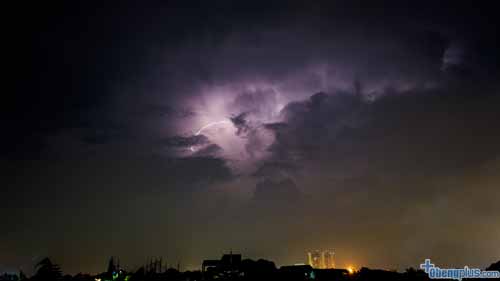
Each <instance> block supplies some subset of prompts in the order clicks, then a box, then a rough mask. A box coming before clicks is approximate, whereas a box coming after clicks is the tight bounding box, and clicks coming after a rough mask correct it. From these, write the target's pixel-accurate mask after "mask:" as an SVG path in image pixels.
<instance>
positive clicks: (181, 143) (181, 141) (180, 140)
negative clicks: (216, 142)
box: [162, 135, 210, 147]
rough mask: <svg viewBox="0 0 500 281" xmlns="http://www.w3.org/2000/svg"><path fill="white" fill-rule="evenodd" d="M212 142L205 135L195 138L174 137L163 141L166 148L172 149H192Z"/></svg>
mask: <svg viewBox="0 0 500 281" xmlns="http://www.w3.org/2000/svg"><path fill="white" fill-rule="evenodd" d="M209 142H210V141H209V140H208V138H207V137H206V136H204V135H195V136H187V137H183V136H173V137H170V138H168V139H165V140H164V141H162V143H164V144H165V145H166V146H171V147H190V146H195V145H205V144H208V143H209Z"/></svg>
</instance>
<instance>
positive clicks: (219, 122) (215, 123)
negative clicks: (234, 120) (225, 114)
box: [189, 120, 231, 152]
mask: <svg viewBox="0 0 500 281" xmlns="http://www.w3.org/2000/svg"><path fill="white" fill-rule="evenodd" d="M230 123H231V121H229V120H221V121H215V122H211V123H208V124H206V125H205V126H203V127H201V128H200V129H199V130H198V131H197V132H196V133H195V134H194V135H195V136H198V135H200V134H201V133H202V132H203V131H204V130H206V129H208V128H210V127H213V126H216V125H219V124H230ZM189 149H190V150H191V152H194V151H195V149H194V148H193V147H192V146H191V147H189Z"/></svg>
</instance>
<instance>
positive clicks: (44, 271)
mask: <svg viewBox="0 0 500 281" xmlns="http://www.w3.org/2000/svg"><path fill="white" fill-rule="evenodd" d="M35 268H37V272H36V274H35V276H33V278H32V279H33V280H36V281H57V280H61V278H62V272H61V269H60V268H59V266H58V265H57V264H53V263H52V261H51V260H50V259H49V258H44V259H43V260H41V261H40V262H39V263H38V264H37V265H36V267H35Z"/></svg>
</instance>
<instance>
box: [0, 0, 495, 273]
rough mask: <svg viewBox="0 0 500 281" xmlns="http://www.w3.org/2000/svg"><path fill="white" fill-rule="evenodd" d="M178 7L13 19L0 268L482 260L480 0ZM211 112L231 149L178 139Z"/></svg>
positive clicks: (71, 5) (490, 184)
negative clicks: (237, 257)
mask: <svg viewBox="0 0 500 281" xmlns="http://www.w3.org/2000/svg"><path fill="white" fill-rule="evenodd" d="M196 4H197V5H196V7H195V6H192V4H189V3H188V2H182V1H164V2H161V3H160V2H155V3H146V4H144V3H140V4H138V3H137V2H130V1H122V2H121V3H120V5H119V6H117V5H116V4H112V3H104V4H102V3H101V4H99V5H94V4H92V3H88V2H85V4H83V2H82V3H79V2H78V1H76V2H75V1H71V2H67V3H64V4H62V5H60V3H45V2H44V3H43V4H40V3H38V4H33V5H21V6H22V7H15V8H14V10H13V13H14V14H16V15H18V19H19V20H18V21H17V22H16V23H14V24H13V25H15V26H16V27H17V28H19V31H15V30H14V32H13V33H15V34H14V36H13V38H12V39H11V40H6V41H7V42H10V44H8V45H9V46H11V47H12V50H9V52H7V54H8V56H7V57H8V60H9V65H8V67H7V69H8V70H9V71H8V72H10V73H13V74H14V76H15V79H13V80H15V81H14V83H15V84H16V86H18V87H16V91H13V92H9V91H6V97H5V98H4V99H3V103H4V104H5V106H4V108H5V110H3V111H2V113H1V117H2V118H0V123H1V125H2V128H3V132H4V134H3V135H2V138H1V140H0V145H1V148H0V154H1V155H0V165H1V167H2V171H4V173H3V174H4V175H5V176H2V179H1V180H2V182H1V184H0V185H1V186H2V188H3V190H2V191H4V190H5V191H4V192H3V193H2V195H3V196H4V197H5V198H7V199H8V200H6V202H4V205H3V206H2V207H3V208H5V211H4V210H3V209H2V212H0V214H1V218H2V221H6V222H7V223H6V224H4V229H2V231H0V233H1V238H2V239H1V240H2V241H6V243H5V244H6V245H7V246H6V247H8V249H7V250H6V251H3V249H2V251H1V253H0V263H2V264H4V263H8V262H9V261H8V259H9V258H10V257H11V256H16V258H12V259H13V260H14V259H15V260H16V263H17V260H20V259H22V258H20V257H31V256H33V255H35V254H36V255H38V254H39V253H53V255H54V256H55V258H56V261H57V260H64V262H65V264H63V266H64V268H63V269H65V270H66V268H69V272H78V271H86V270H90V271H98V270H101V269H102V268H101V265H100V262H99V260H100V259H101V260H105V258H106V257H108V256H109V255H110V254H113V253H111V252H113V251H118V252H120V251H122V252H121V254H122V256H123V257H124V258H125V259H129V260H130V261H131V263H141V262H143V261H142V260H141V258H142V257H131V253H132V252H133V253H135V254H137V255H139V256H140V255H144V256H151V255H152V254H156V253H157V254H158V255H167V256H170V255H171V254H172V256H175V257H177V258H178V259H179V260H181V262H183V263H184V261H185V260H188V261H189V262H191V263H193V264H199V260H201V259H202V258H203V257H206V256H209V255H210V256H212V255H213V253H214V252H218V251H219V250H220V249H227V248H230V247H232V246H234V245H241V247H242V248H245V249H255V250H249V251H254V253H255V254H256V255H257V254H258V255H259V257H266V258H271V259H276V261H277V262H278V263H295V262H298V261H302V257H303V254H304V251H305V249H311V248H324V247H330V246H331V245H333V247H334V248H335V249H336V250H337V249H338V252H339V253H341V254H340V255H339V257H341V256H342V255H343V257H345V256H348V255H351V258H352V259H353V260H355V261H357V262H358V263H359V264H362V263H364V262H366V265H373V266H382V267H387V266H393V265H394V266H398V267H399V268H400V269H402V268H404V267H407V266H415V262H416V261H417V260H418V261H421V258H422V257H424V256H425V257H429V256H432V257H434V256H440V257H443V260H445V261H446V262H449V264H457V265H458V266H462V265H463V264H471V263H469V262H470V261H472V260H474V261H476V260H477V261H478V263H486V262H487V263H491V261H490V260H487V259H488V258H489V257H491V256H495V255H496V256H498V255H499V254H500V253H498V251H497V252H495V249H494V248H492V247H491V245H490V244H488V243H486V242H484V241H488V239H490V240H491V241H493V240H494V238H496V237H498V234H499V233H500V230H499V229H498V226H497V221H498V215H496V214H498V213H500V212H499V210H498V204H497V202H495V198H498V197H499V194H498V188H497V187H498V183H499V181H500V180H499V178H498V173H497V171H498V167H500V166H499V159H500V158H499V155H500V151H499V148H498V143H500V136H499V133H498V129H497V127H498V123H499V120H500V116H499V110H498V104H500V100H499V93H500V91H499V89H500V87H499V86H500V85H499V81H498V76H499V73H500V67H499V66H500V55H499V52H498V50H499V49H500V47H499V46H500V45H499V37H498V36H497V35H496V34H497V30H498V16H497V15H496V11H497V10H498V9H496V8H494V7H493V6H494V5H493V4H490V3H474V5H472V4H470V3H458V2H457V1H444V2H443V1H440V2H439V3H435V2H432V1H418V2H414V3H409V2H406V1H405V2H402V1H383V2H381V3H365V2H362V1H349V2H345V1H321V0H320V1H317V2H315V4H314V5H311V4H309V3H307V2H304V1H284V0H283V1H281V0H279V1H265V2H259V1H248V2H244V3H243V2H241V1H239V2H236V1H215V2H214V1H205V2H201V3H196ZM33 23H36V24H33ZM13 29H15V28H14V27H13ZM8 39H10V38H8ZM11 60H12V66H11V65H10V61H11ZM7 80H10V79H7ZM315 93H316V94H315ZM231 116H232V118H231ZM228 118H230V120H231V121H232V123H231V124H232V126H234V128H236V132H235V133H236V136H234V135H231V134H232V132H233V131H232V130H233V129H234V128H233V127H230V126H227V127H225V128H220V127H216V128H215V127H214V128H211V130H212V131H210V132H209V131H205V133H206V135H203V134H199V135H196V132H197V131H198V130H199V129H200V128H202V127H203V126H205V125H206V124H209V123H211V122H219V121H220V120H222V119H224V120H227V119H228ZM232 137H234V138H235V139H236V141H235V139H231V138H232ZM241 144H243V145H241ZM238 145H241V146H242V147H243V149H239V147H237V146H238ZM229 152H231V153H229ZM242 162H244V164H241V163H242ZM238 164H241V165H240V166H241V167H242V168H241V169H239V170H238V169H236V168H235V167H240V166H238ZM277 202H278V203H277ZM292 202H293V204H291V203H292ZM273 204H279V205H280V206H279V208H278V207H273ZM460 220H467V221H469V222H471V225H460V224H459V222H460ZM110 222H113V223H110ZM49 226H50V227H49ZM50 228H54V229H55V230H57V231H52V232H54V233H56V235H58V236H57V237H51V234H50V233H52V232H51V231H49V230H52V229H50ZM49 232H50V233H49ZM103 232H105V233H112V234H114V235H109V236H106V237H103V236H102V233H103ZM29 233H37V234H38V235H37V237H35V239H34V238H33V237H31V236H30V235H29ZM57 233H58V234H57ZM221 233H224V235H221ZM284 233H289V234H286V235H285V234H284ZM325 233H326V235H325ZM63 234H64V235H63ZM83 234H85V235H83ZM284 236H286V237H284ZM89 237H91V238H92V239H90V238H89ZM107 237H111V238H109V239H108V238H107ZM221 237H222V238H221ZM112 238H113V239H116V240H113V239H112ZM156 242H157V243H156ZM82 244H85V245H90V246H89V247H88V248H85V249H82V247H81V245H82ZM92 245H94V246H92ZM114 245H116V246H114ZM131 245H141V247H138V246H131ZM130 247H132V248H133V249H130ZM123 249H127V250H130V251H128V252H125V250H123ZM387 249H391V251H387ZM458 250H460V251H458ZM155 251H157V252H155ZM454 251H457V252H459V253H457V254H454V253H455V252H454ZM160 252H161V253H160ZM4 253H9V254H8V256H6V254H4ZM69 253H71V254H69ZM450 253H452V254H450ZM204 255H205V256H204ZM273 255H274V256H273ZM467 257H470V259H469V260H467ZM370 262H371V263H372V264H369V263H370ZM30 266H31V264H30ZM66 266H67V267H66ZM10 267H15V266H14V265H12V266H10Z"/></svg>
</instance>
